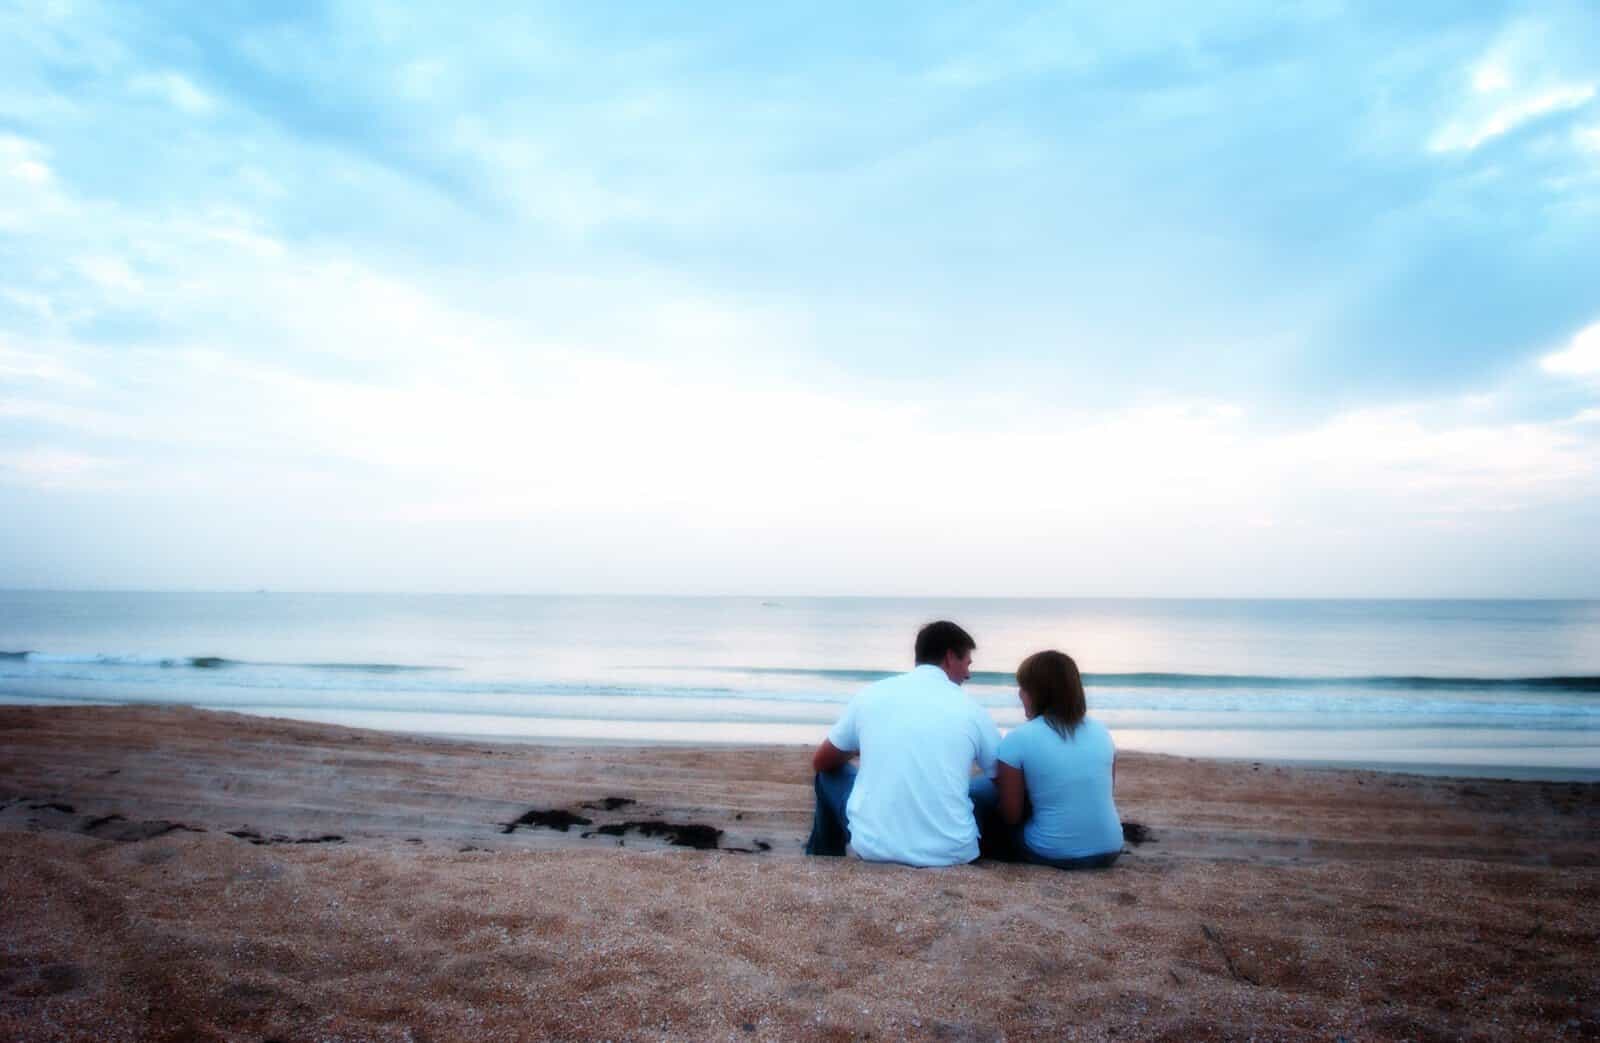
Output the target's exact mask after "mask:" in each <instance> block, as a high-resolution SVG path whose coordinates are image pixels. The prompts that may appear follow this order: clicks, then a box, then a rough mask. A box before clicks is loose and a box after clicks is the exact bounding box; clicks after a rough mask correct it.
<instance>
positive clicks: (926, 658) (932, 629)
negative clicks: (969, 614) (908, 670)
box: [917, 619, 978, 666]
mask: <svg viewBox="0 0 1600 1043" xmlns="http://www.w3.org/2000/svg"><path fill="white" fill-rule="evenodd" d="M977 647H978V642H976V641H974V640H972V635H971V634H969V633H967V632H966V631H965V630H962V629H961V628H960V627H958V626H956V625H955V624H954V623H952V622H950V621H949V620H948V619H941V620H939V621H938V622H937V623H929V624H928V625H927V626H925V627H923V628H922V629H921V630H919V631H917V665H918V666H922V665H923V664H924V663H932V664H933V665H934V666H938V665H940V664H942V663H943V662H944V656H945V653H946V652H954V653H955V654H956V655H961V654H962V653H963V652H970V651H972V650H973V649H974V648H977Z"/></svg>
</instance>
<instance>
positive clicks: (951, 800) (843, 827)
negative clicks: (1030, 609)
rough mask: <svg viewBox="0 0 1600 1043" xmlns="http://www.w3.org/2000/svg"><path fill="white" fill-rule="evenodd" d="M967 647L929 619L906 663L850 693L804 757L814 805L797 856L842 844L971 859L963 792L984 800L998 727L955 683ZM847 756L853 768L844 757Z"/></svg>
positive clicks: (913, 857)
mask: <svg viewBox="0 0 1600 1043" xmlns="http://www.w3.org/2000/svg"><path fill="white" fill-rule="evenodd" d="M976 647H977V643H976V642H974V641H973V640H972V637H971V635H969V634H968V633H967V632H966V631H965V630H962V629H961V628H960V627H958V626H956V625H955V624H954V623H950V622H946V621H940V622H937V623H929V624H928V625H927V626H925V627H923V628H922V629H921V630H920V631H918V633H917V644H916V660H917V665H916V668H915V669H913V670H912V671H911V672H910V673H908V674H900V675H899V676H897V677H889V678H885V679H884V680H882V681H879V682H877V683H876V684H872V685H868V686H867V687H866V688H865V689H863V690H862V691H861V693H860V694H858V695H857V696H856V697H855V698H854V699H852V700H851V701H850V705H849V706H847V707H846V708H845V711H844V715H843V716H842V717H840V718H839V721H838V723H836V724H835V725H834V726H833V728H832V730H830V731H829V732H828V737H827V738H826V739H824V740H822V744H821V745H820V746H818V747H817V752H816V754H815V755H813V757H812V758H811V766H812V767H813V768H814V769H815V770H816V772H817V777H816V792H817V808H816V818H815V820H814V821H813V824H812V828H811V840H810V841H809V842H808V843H807V844H806V853H807V854H811V855H842V854H844V853H845V844H846V843H848V844H849V846H850V848H851V849H852V850H853V851H854V852H855V853H856V854H857V855H859V856H860V857H862V858H864V859H867V860H868V861H872V862H903V863H905V864H906V865H913V866H948V865H956V864H958V863H962V862H971V861H972V860H973V859H975V858H977V857H978V827H977V822H976V820H975V819H974V817H973V799H974V797H977V798H978V799H980V800H982V801H985V802H992V801H993V799H994V796H993V795H994V787H993V785H992V784H991V783H990V782H989V780H990V778H992V777H993V776H994V772H995V749H996V747H998V746H999V745H1000V731H999V729H997V728H996V727H995V726H994V721H993V720H992V719H991V718H990V717H989V714H988V712H987V711H986V710H984V709H983V707H981V706H979V705H978V704H977V703H975V702H973V701H972V700H971V699H969V698H967V696H966V694H965V693H964V692H962V691H961V688H960V685H961V684H962V683H963V682H964V681H966V679H967V677H968V676H969V675H970V674H971V673H972V651H973V649H975V648H976ZM856 754H859V755H860V757H861V766H860V768H859V770H857V769H854V768H853V767H852V766H851V765H850V763H849V762H850V758H851V757H852V756H854V755H856ZM974 761H976V762H977V764H978V767H979V769H980V770H981V771H982V775H980V776H979V777H978V778H973V777H972V764H973V762H974Z"/></svg>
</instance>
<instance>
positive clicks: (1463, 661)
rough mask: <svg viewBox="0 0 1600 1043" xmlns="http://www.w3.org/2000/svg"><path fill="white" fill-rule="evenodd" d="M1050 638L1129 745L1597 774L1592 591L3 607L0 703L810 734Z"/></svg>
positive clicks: (1599, 701) (421, 723)
mask: <svg viewBox="0 0 1600 1043" xmlns="http://www.w3.org/2000/svg"><path fill="white" fill-rule="evenodd" d="M939 618H948V619H953V620H956V621H957V622H959V623H960V624H961V625H962V626H964V627H966V628H967V629H968V630H969V631H970V632H971V633H972V634H973V636H974V637H975V638H976V640H977V642H978V649H977V652H976V655H975V657H974V673H973V676H972V679H971V681H970V682H969V683H968V685H967V691H968V692H969V693H970V694H971V696H972V697H973V698H975V699H976V700H978V701H979V702H980V703H982V704H983V705H984V706H985V707H987V708H988V709H989V710H990V712H991V713H992V714H993V715H994V717H995V720H996V722H997V723H998V724H999V725H1000V726H1001V727H1002V728H1006V727H1010V726H1014V725H1016V724H1018V723H1020V722H1021V720H1022V712H1021V708H1020V706H1019V705H1018V702H1017V696H1016V686H1015V683H1014V680H1013V671H1014V670H1015V669H1016V665H1017V663H1018V662H1019V661H1020V660H1021V659H1022V658H1023V657H1024V656H1025V655H1027V654H1029V653H1031V652H1034V651H1038V650H1040V649H1044V648H1058V649H1061V650H1063V651H1066V652H1068V653H1069V654H1071V655H1072V656H1073V657H1074V658H1076V659H1077V661H1078V664H1079V666H1080V668H1081V669H1082V671H1083V672H1084V675H1085V680H1086V683H1087V690H1088V698H1089V706H1090V712H1091V714H1093V715H1094V716H1095V717H1097V718H1099V719H1100V720H1102V721H1104V722H1105V723H1106V724H1107V725H1108V726H1109V727H1110V728H1111V729H1112V731H1113V734H1114V735H1115V736H1116V739H1117V742H1118V744H1119V746H1120V747H1121V748H1123V749H1137V750H1149V751H1156V752H1165V753H1178V754H1183V755H1191V756H1212V757H1231V758H1246V759H1251V760H1288V761H1300V762H1313V763H1321V764H1346V765H1365V766H1376V767H1386V768H1393V769H1402V770H1412V771H1431V772H1451V773H1460V774H1476V775H1507V776H1520V777H1545V778H1591V779H1600V602H1597V601H1459V600H1457V601H1299V600H1293V601H1286V600H1056V599H1050V600H1045V599H971V600H966V599H939V598H906V599H891V598H785V597H773V598H671V597H564V596H490V595H482V596H476V595H473V596H457V595H364V594H362V595H358V594H284V593H268V592H257V593H230V594H179V593H56V592H39V591H27V592H20V591H11V592H0V701H5V702H12V703H56V704H68V703H153V704H165V703H182V704H188V705H194V706H201V707H208V708H215V709H226V710H236V711H241V712H245V713H252V714H264V715H270V716H276V717H292V718H299V719H303V720H312V721H323V722H331V723H342V724H350V725H357V726H361V727H372V728H385V729H393V730H400V731H415V732H426V733H431V734H444V735H462V736H484V737H495V738H498V739H515V740H554V741H563V742H568V741H586V742H587V741H601V742H693V743H727V742H740V743H804V744H812V743H815V742H816V741H818V740H819V739H820V738H821V737H822V736H823V734H824V733H825V732H826V729H827V727H828V725H829V724H830V723H831V722H832V721H833V720H834V719H835V718H836V717H837V716H838V714H839V712H840V710H841V709H842V708H843V705H844V703H845V702H846V701H847V700H848V699H849V698H850V697H851V696H852V695H853V694H854V693H855V692H856V691H858V690H859V689H860V688H861V687H862V686H863V685H865V684H867V683H869V682H870V681H872V680H874V679H876V678H878V677H882V676H885V675H887V674H889V673H892V672H895V671H899V670H903V669H906V668H908V667H909V666H910V665H911V658H912V654H911V646H912V640H913V637H914V635H915V633H916V630H917V627H918V626H920V625H921V624H922V623H925V622H927V621H929V620H932V619H939Z"/></svg>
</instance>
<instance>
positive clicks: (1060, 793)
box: [997, 716, 1122, 858]
mask: <svg viewBox="0 0 1600 1043" xmlns="http://www.w3.org/2000/svg"><path fill="white" fill-rule="evenodd" d="M1116 755H1117V748H1116V745H1115V744H1114V743H1113V742H1112V741H1111V733H1110V732H1108V731H1106V728H1105V725H1103V724H1101V723H1100V722H1099V721H1094V720H1090V719H1089V718H1084V720H1083V721H1081V722H1079V724H1078V727H1077V728H1076V729H1075V730H1074V731H1073V733H1072V735H1071V737H1064V736H1062V735H1060V734H1058V733H1057V732H1056V730H1055V729H1054V728H1052V727H1050V722H1048V721H1046V720H1045V719H1044V718H1043V717H1042V716H1041V717H1035V718H1034V719H1033V720H1031V721H1029V722H1028V723H1027V724H1024V725H1022V726H1021V727H1020V728H1015V729H1013V730H1012V731H1011V732H1010V733H1008V734H1007V735H1006V737H1005V738H1003V739H1001V740H1000V750H999V752H998V754H997V756H998V757H999V759H1000V760H1002V761H1004V762H1005V763H1007V764H1009V765H1011V766H1012V767H1013V768H1020V769H1021V770H1022V779H1023V782H1024V784H1025V785H1026V786H1027V789H1028V801H1029V803H1031V804H1032V805H1033V813H1032V814H1031V815H1030V816H1029V818H1028V821H1027V822H1026V823H1025V824H1024V825H1023V827H1022V839H1023V841H1024V842H1025V843H1026V844H1027V845H1028V847H1029V848H1030V849H1031V850H1032V851H1033V852H1034V853H1035V854H1037V855H1042V856H1044V857H1045V858H1086V857H1088V856H1090V855H1101V854H1105V853H1106V852H1109V851H1121V850H1122V821H1121V820H1120V819H1119V818H1118V817H1117V805H1116V802H1115V801H1114V800H1113V799H1112V796H1111V763H1112V761H1113V759H1114V758H1115V757H1116Z"/></svg>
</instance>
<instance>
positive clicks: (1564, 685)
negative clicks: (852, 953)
mask: <svg viewBox="0 0 1600 1043" xmlns="http://www.w3.org/2000/svg"><path fill="white" fill-rule="evenodd" d="M732 669H733V670H735V671H736V672H739V673H748V674H768V675H783V676H790V677H815V678H818V679H823V680H832V681H852V682H856V683H859V684H869V683H871V682H873V681H881V680H883V679H884V678H886V677H893V676H895V674H896V673H897V672H898V671H893V670H820V669H809V668H805V667H778V666H750V667H735V668H732ZM971 680H972V682H973V683H974V684H980V685H993V686H998V687H1008V686H1012V685H1015V684H1016V675H1015V674H1009V673H1000V672H998V671H983V670H980V671H974V672H973V674H972V677H971ZM1083 681H1084V684H1086V685H1099V686H1102V687H1105V688H1206V689H1284V688H1288V689H1307V688H1376V689H1385V690H1392V691H1455V692H1462V691H1467V692H1504V691H1524V692H1596V693H1600V676H1589V675H1573V676H1565V675H1563V676H1554V677H1435V676H1428V675H1422V674H1395V675H1370V676H1354V677H1283V676H1274V675H1270V674H1185V673H1151V672H1138V673H1122V674H1084V675H1083Z"/></svg>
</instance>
